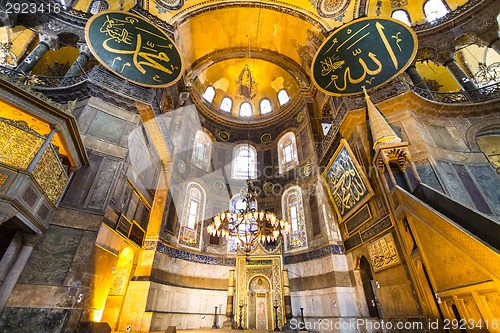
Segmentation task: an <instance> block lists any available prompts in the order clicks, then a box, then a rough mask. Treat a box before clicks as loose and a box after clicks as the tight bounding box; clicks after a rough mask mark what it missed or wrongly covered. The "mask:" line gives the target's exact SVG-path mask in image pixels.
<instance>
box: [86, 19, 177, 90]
mask: <svg viewBox="0 0 500 333" xmlns="http://www.w3.org/2000/svg"><path fill="white" fill-rule="evenodd" d="M111 13H118V14H124V13H125V14H127V15H130V16H133V17H136V18H137V19H139V20H141V21H144V22H146V23H149V24H151V25H152V26H154V27H155V28H156V29H158V30H160V31H161V32H163V36H164V37H166V38H167V39H168V41H169V42H170V43H172V45H173V47H174V49H175V50H176V51H177V53H178V54H179V59H180V61H181V63H180V66H181V68H180V70H179V75H177V77H176V78H175V79H173V80H172V81H170V82H168V83H165V84H158V85H157V84H146V83H143V82H138V81H134V80H132V79H130V78H128V77H126V76H125V75H123V74H121V73H118V72H117V71H115V70H114V69H113V68H111V66H109V65H108V64H107V63H105V62H104V61H103V60H102V59H101V56H100V55H99V54H98V53H97V52H96V51H95V50H94V47H93V45H92V43H90V27H91V25H92V22H94V20H95V19H97V18H98V17H101V16H103V15H106V14H111ZM85 40H86V42H87V46H88V47H89V49H90V51H91V52H92V54H93V55H94V57H95V58H96V59H97V61H99V63H100V64H101V65H103V66H104V67H105V68H106V69H107V70H109V71H110V72H111V73H113V74H115V75H117V76H119V77H121V78H122V79H124V80H127V81H129V82H132V83H135V84H137V85H139V86H142V87H148V88H166V87H170V86H171V85H173V84H175V83H177V81H179V80H180V78H181V77H182V75H183V74H184V69H185V68H184V61H183V59H182V54H181V52H180V51H179V47H178V46H177V45H176V44H175V43H174V41H173V40H172V38H170V36H168V35H167V34H166V33H165V32H164V31H163V30H162V29H161V28H160V27H158V26H157V25H155V24H154V23H152V22H151V21H149V20H148V19H146V18H144V17H142V16H139V15H137V14H134V13H131V12H123V11H117V10H105V11H102V12H99V13H98V14H96V15H93V16H92V17H91V18H89V20H88V21H87V23H86V25H85Z"/></svg>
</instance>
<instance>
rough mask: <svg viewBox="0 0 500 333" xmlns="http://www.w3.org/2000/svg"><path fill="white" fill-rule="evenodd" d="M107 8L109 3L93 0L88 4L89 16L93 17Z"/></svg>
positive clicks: (104, 0) (102, 0) (103, 0)
mask: <svg viewBox="0 0 500 333" xmlns="http://www.w3.org/2000/svg"><path fill="white" fill-rule="evenodd" d="M108 8H109V3H108V2H107V1H106V0H94V1H92V3H91V4H90V6H89V10H88V11H89V13H90V14H92V15H94V14H97V13H99V12H102V11H103V10H106V9H108Z"/></svg>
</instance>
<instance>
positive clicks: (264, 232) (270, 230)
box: [207, 179, 291, 253]
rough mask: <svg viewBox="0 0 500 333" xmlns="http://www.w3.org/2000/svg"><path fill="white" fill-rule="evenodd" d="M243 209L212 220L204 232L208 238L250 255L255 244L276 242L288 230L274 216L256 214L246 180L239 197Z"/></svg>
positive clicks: (268, 213) (228, 212)
mask: <svg viewBox="0 0 500 333" xmlns="http://www.w3.org/2000/svg"><path fill="white" fill-rule="evenodd" d="M241 201H242V202H243V208H242V209H235V211H226V212H222V213H219V214H217V215H215V216H214V219H213V221H212V222H211V223H210V224H209V225H208V227H207V231H208V233H209V234H210V235H212V236H219V237H224V238H227V239H233V240H234V241H235V242H236V244H237V245H238V246H239V247H240V248H241V249H242V250H243V251H244V252H246V253H248V252H251V251H252V250H253V249H254V248H255V246H256V245H257V243H258V242H261V243H263V244H264V243H265V242H271V241H276V240H277V239H278V237H279V235H280V234H281V235H285V234H286V233H289V232H290V230H291V226H290V223H288V222H287V221H285V220H280V219H278V218H277V217H276V215H275V214H274V213H271V212H267V211H258V210H257V209H256V207H257V199H256V190H255V187H253V185H252V181H251V180H250V179H248V180H247V187H246V191H244V192H243V193H242V200H241Z"/></svg>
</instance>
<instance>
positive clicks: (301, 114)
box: [297, 111, 305, 123]
mask: <svg viewBox="0 0 500 333" xmlns="http://www.w3.org/2000/svg"><path fill="white" fill-rule="evenodd" d="M304 117H305V116H304V112H302V111H301V112H299V113H298V114H297V122H298V123H301V122H302V120H304Z"/></svg>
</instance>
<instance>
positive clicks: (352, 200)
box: [322, 139, 373, 221]
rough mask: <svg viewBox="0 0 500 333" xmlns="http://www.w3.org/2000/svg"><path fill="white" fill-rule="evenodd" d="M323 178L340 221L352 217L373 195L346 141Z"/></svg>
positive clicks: (342, 142) (342, 143) (331, 161)
mask: <svg viewBox="0 0 500 333" xmlns="http://www.w3.org/2000/svg"><path fill="white" fill-rule="evenodd" d="M322 177H323V180H324V181H325V183H326V185H327V187H328V193H329V195H330V199H331V200H332V202H333V204H334V207H335V210H336V211H337V214H338V217H339V220H340V221H344V220H345V219H347V218H348V217H349V216H351V215H352V214H353V213H354V212H356V210H357V209H358V208H360V207H361V206H362V205H363V204H364V203H365V202H366V201H367V200H369V199H370V197H371V196H372V195H373V191H372V189H371V187H370V185H369V184H368V180H367V178H366V176H365V175H364V173H363V171H362V170H361V168H360V166H359V164H358V163H357V162H356V160H355V158H354V156H353V154H352V152H351V149H350V148H349V146H348V144H347V141H345V140H344V139H342V140H341V143H340V146H339V148H338V149H337V152H336V153H335V154H334V156H333V158H332V159H331V160H330V163H329V164H328V165H327V167H326V169H325V172H324V173H323V174H322Z"/></svg>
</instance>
